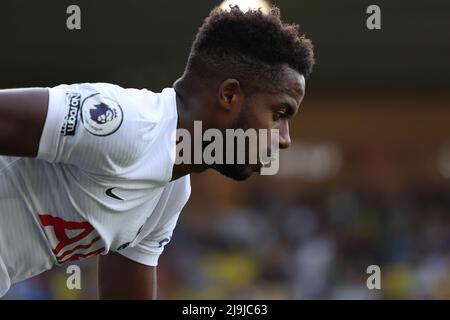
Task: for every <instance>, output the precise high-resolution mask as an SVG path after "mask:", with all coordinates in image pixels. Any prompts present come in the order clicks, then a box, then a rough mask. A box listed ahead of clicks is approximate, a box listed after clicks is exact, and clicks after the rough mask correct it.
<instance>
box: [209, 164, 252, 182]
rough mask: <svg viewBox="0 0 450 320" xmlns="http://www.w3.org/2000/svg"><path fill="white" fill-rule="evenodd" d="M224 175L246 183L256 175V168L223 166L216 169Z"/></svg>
mask: <svg viewBox="0 0 450 320" xmlns="http://www.w3.org/2000/svg"><path fill="white" fill-rule="evenodd" d="M216 169H217V171H219V172H220V173H221V174H222V175H224V176H226V177H228V178H231V179H233V180H236V181H244V180H247V179H248V178H250V177H251V176H252V175H253V173H255V168H254V167H253V166H249V165H221V166H219V167H218V168H216Z"/></svg>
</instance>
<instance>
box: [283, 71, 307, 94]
mask: <svg viewBox="0 0 450 320" xmlns="http://www.w3.org/2000/svg"><path fill="white" fill-rule="evenodd" d="M279 89H280V91H281V92H283V93H286V94H288V95H290V96H292V97H293V98H295V99H296V100H300V99H301V98H302V97H303V95H304V94H305V77H304V76H303V75H302V74H300V73H299V72H298V71H297V70H294V69H293V68H291V67H290V66H288V65H283V67H282V69H281V73H280V80H279Z"/></svg>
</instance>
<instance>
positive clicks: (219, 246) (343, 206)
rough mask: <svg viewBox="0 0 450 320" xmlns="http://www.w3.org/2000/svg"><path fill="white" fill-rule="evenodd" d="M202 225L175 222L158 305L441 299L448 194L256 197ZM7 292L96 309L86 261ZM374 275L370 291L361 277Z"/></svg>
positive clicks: (448, 259)
mask: <svg viewBox="0 0 450 320" xmlns="http://www.w3.org/2000/svg"><path fill="white" fill-rule="evenodd" d="M251 199H252V200H251V201H249V202H248V205H247V206H244V207H243V206H238V207H236V208H229V209H226V210H223V211H221V212H216V213H215V214H214V215H211V216H210V217H207V218H206V219H205V217H204V216H196V215H190V212H189V211H188V210H187V211H186V212H183V214H182V215H181V217H180V220H179V222H178V225H177V227H176V230H175V233H174V237H173V239H172V241H171V243H170V244H169V245H168V246H167V247H166V251H165V252H164V254H163V255H162V257H161V259H160V264H159V269H158V278H159V279H158V281H159V298H161V299H184V298H187V299H227V298H230V299H241V298H242V299H316V298H320V299H397V298H406V299H416V298H425V299H449V298H450V232H449V231H450V191H449V189H447V188H443V187H440V188H438V187H434V188H431V187H429V188H422V189H416V190H412V191H408V192H403V193H398V194H395V195H392V194H391V195H385V194H378V193H376V192H361V191H359V192H355V191H352V190H339V191H334V192H331V191H330V192H329V193H327V194H313V195H311V194H310V195H308V196H301V197H299V198H296V199H292V201H285V199H283V200H281V199H280V200H279V201H277V199H276V197H274V196H273V195H272V194H270V191H269V190H267V191H266V193H261V192H260V191H258V192H257V193H256V192H255V194H254V195H253V196H252V197H251ZM79 265H80V266H81V268H82V275H83V278H82V290H72V291H71V290H68V289H67V288H66V280H67V277H68V275H67V274H66V273H65V272H66V269H65V268H64V267H59V268H55V269H54V270H52V271H50V272H47V273H45V274H43V275H41V276H39V277H36V278H34V279H31V280H28V281H25V282H23V283H20V284H17V285H15V286H13V287H12V289H11V290H10V292H9V293H8V295H7V296H6V298H12V299H14V298H25V299H36V298H37V299H80V298H83V299H95V298H96V264H95V259H88V260H86V261H84V262H82V263H79ZM370 265H377V266H379V267H380V270H381V289H380V290H377V289H375V290H369V289H368V287H367V285H366V282H367V278H368V277H369V276H370V274H368V273H367V268H368V267H369V266H370Z"/></svg>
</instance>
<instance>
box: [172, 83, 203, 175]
mask: <svg viewBox="0 0 450 320" xmlns="http://www.w3.org/2000/svg"><path fill="white" fill-rule="evenodd" d="M173 88H174V89H175V92H176V103H177V112H178V122H177V130H178V129H184V130H187V131H188V132H189V133H190V136H191V138H192V140H193V137H194V121H202V123H204V122H205V121H203V120H204V119H203V117H204V114H203V110H205V107H204V101H205V99H204V94H203V93H202V92H201V91H202V90H200V89H199V88H198V87H196V86H195V85H194V84H193V81H187V80H186V79H185V78H184V77H182V78H180V79H178V80H177V81H176V82H175V83H174V85H173ZM203 129H205V128H203ZM178 143H179V141H177V144H178ZM190 149H191V152H193V151H194V148H193V146H192V145H191V148H190ZM176 156H177V160H178V152H177V154H176ZM191 159H192V160H193V154H192V155H191ZM179 162H180V161H177V163H179ZM191 162H192V161H191ZM206 169H208V167H207V166H206V165H203V164H197V165H196V164H192V163H190V164H189V163H181V164H175V165H174V167H173V173H172V180H176V179H178V178H181V177H183V176H185V175H188V174H191V173H197V172H203V171H205V170H206Z"/></svg>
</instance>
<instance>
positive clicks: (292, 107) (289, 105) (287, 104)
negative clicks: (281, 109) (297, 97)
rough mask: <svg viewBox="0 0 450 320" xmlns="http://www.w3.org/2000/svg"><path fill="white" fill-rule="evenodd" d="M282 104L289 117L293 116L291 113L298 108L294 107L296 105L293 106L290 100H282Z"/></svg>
mask: <svg viewBox="0 0 450 320" xmlns="http://www.w3.org/2000/svg"><path fill="white" fill-rule="evenodd" d="M282 105H283V106H285V107H286V109H287V113H288V116H290V117H291V116H293V115H294V114H295V112H296V111H297V110H298V108H296V107H295V106H294V105H293V104H292V103H291V102H289V101H284V102H283V103H282Z"/></svg>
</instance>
